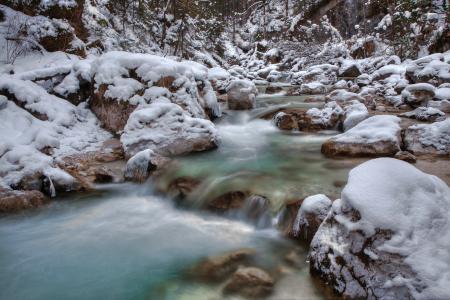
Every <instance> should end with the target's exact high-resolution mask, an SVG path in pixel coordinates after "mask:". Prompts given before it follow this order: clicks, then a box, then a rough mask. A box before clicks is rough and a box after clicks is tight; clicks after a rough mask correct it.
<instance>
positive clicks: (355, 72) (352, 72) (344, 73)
mask: <svg viewBox="0 0 450 300" xmlns="http://www.w3.org/2000/svg"><path fill="white" fill-rule="evenodd" d="M359 75H361V71H360V70H359V68H358V66H357V65H351V66H349V67H347V68H344V69H343V70H341V72H339V76H340V77H353V78H355V77H358V76H359Z"/></svg>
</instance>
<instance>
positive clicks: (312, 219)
mask: <svg viewBox="0 0 450 300" xmlns="http://www.w3.org/2000/svg"><path fill="white" fill-rule="evenodd" d="M330 209H331V200H330V199H329V198H328V197H327V196H325V195H323V194H318V195H314V196H310V197H307V198H305V200H303V202H302V205H301V206H300V208H299V210H298V213H297V217H296V218H295V222H294V226H293V230H292V232H293V236H294V237H296V238H299V239H301V240H306V241H308V242H310V241H311V240H312V238H313V237H314V235H315V234H316V231H317V229H318V228H319V226H320V224H321V223H322V222H323V220H324V219H325V217H326V216H327V214H328V212H329V211H330Z"/></svg>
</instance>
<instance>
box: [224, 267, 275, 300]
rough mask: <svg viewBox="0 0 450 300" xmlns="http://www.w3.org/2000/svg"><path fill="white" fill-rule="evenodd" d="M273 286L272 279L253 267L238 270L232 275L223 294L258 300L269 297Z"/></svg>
mask: <svg viewBox="0 0 450 300" xmlns="http://www.w3.org/2000/svg"><path fill="white" fill-rule="evenodd" d="M273 285H274V280H273V278H272V277H271V276H270V275H269V274H267V273H266V272H265V271H264V270H262V269H259V268H254V267H248V268H240V269H238V270H237V271H236V272H235V273H234V274H233V276H232V277H231V279H230V281H229V282H228V284H227V285H226V286H225V288H224V292H225V293H232V294H239V295H242V296H244V297H249V298H258V297H264V296H267V295H269V294H270V293H271V292H272V289H273Z"/></svg>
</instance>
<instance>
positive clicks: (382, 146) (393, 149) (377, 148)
mask: <svg viewBox="0 0 450 300" xmlns="http://www.w3.org/2000/svg"><path fill="white" fill-rule="evenodd" d="M399 150H400V146H399V144H398V142H394V141H379V142H372V143H340V142H336V141H333V140H328V141H326V142H325V143H323V144H322V150H321V151H322V153H323V154H324V155H326V156H328V157H335V156H347V157H377V156H394V155H395V154H396V153H397V152H398V151H399Z"/></svg>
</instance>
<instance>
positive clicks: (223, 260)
mask: <svg viewBox="0 0 450 300" xmlns="http://www.w3.org/2000/svg"><path fill="white" fill-rule="evenodd" d="M254 254H255V250H253V249H240V250H236V251H231V252H227V253H224V254H221V255H218V256H211V257H208V258H206V259H204V260H202V261H201V262H200V263H198V264H197V265H196V266H195V267H193V269H192V270H191V273H192V275H193V276H194V277H196V278H199V279H201V280H206V281H213V282H214V281H220V280H223V279H225V278H226V277H227V276H228V275H230V274H231V273H233V272H234V271H236V270H237V268H238V267H239V265H240V264H243V263H245V262H246V261H247V260H249V259H250V258H251V257H252V256H253V255H254Z"/></svg>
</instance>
